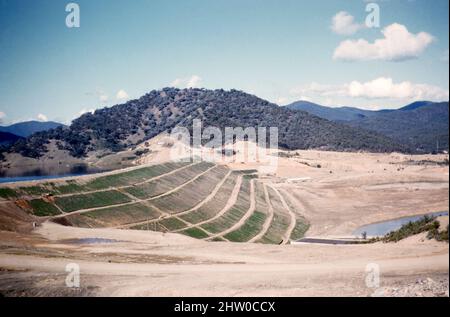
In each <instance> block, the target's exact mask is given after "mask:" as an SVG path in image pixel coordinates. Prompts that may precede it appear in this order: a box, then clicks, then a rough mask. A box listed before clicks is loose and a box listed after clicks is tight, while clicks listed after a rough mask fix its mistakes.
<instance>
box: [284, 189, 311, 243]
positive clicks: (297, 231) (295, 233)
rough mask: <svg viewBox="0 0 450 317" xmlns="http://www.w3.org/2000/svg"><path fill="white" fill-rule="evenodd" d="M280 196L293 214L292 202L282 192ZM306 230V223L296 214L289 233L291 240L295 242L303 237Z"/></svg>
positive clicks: (294, 208)
mask: <svg viewBox="0 0 450 317" xmlns="http://www.w3.org/2000/svg"><path fill="white" fill-rule="evenodd" d="M280 194H281V195H282V196H283V197H284V200H285V201H286V203H287V204H288V205H289V208H291V210H292V211H294V212H295V210H296V207H295V205H294V204H293V203H292V201H291V200H290V199H289V197H288V196H287V195H286V194H285V193H284V192H283V191H280ZM308 229H309V223H308V221H307V220H306V219H305V218H304V217H301V216H300V215H298V213H297V217H296V221H295V227H294V230H292V233H291V240H293V241H295V240H298V239H301V238H303V237H304V236H305V234H306V232H307V231H308Z"/></svg>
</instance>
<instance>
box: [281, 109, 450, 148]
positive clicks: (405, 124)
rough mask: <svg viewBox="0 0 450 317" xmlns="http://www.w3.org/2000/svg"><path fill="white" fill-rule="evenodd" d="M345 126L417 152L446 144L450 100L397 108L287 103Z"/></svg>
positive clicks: (447, 140)
mask: <svg viewBox="0 0 450 317" xmlns="http://www.w3.org/2000/svg"><path fill="white" fill-rule="evenodd" d="M287 108H289V109H292V110H302V111H306V112H308V113H310V114H313V115H315V116H318V117H321V118H323V119H327V120H330V121H333V122H336V123H341V124H345V125H347V126H351V127H355V128H360V129H364V130H367V131H372V132H377V133H380V134H382V135H385V136H387V137H390V138H392V139H393V140H395V141H397V142H400V143H402V144H404V145H406V146H409V147H411V148H413V149H414V150H415V152H419V153H421V152H422V153H430V152H436V151H443V150H447V151H448V148H449V134H448V128H449V103H448V102H430V101H418V102H414V103H412V104H410V105H407V106H405V107H402V108H400V109H397V110H379V111H371V110H363V109H358V108H352V107H340V108H331V107H325V106H321V105H318V104H314V103H311V102H307V101H298V102H294V103H292V104H290V105H288V106H287Z"/></svg>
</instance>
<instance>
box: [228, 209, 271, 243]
mask: <svg viewBox="0 0 450 317" xmlns="http://www.w3.org/2000/svg"><path fill="white" fill-rule="evenodd" d="M266 218H267V215H266V214H265V213H263V212H259V211H255V212H254V213H253V214H252V215H251V216H250V218H248V219H247V221H246V222H245V223H244V225H243V226H242V227H240V228H239V229H237V230H235V231H232V232H230V233H228V234H226V235H225V236H224V237H225V238H226V239H228V240H230V241H233V242H247V241H249V240H250V239H251V238H253V237H254V236H256V235H257V234H258V233H259V232H260V231H261V230H262V227H263V225H264V222H265V221H266Z"/></svg>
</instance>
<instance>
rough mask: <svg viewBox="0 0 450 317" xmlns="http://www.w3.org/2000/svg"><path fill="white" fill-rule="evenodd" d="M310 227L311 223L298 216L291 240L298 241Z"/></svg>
mask: <svg viewBox="0 0 450 317" xmlns="http://www.w3.org/2000/svg"><path fill="white" fill-rule="evenodd" d="M308 229H309V224H308V223H307V222H306V220H305V219H303V218H297V220H296V222H295V227H294V230H292V233H291V238H290V239H291V240H293V241H296V240H299V239H301V238H303V237H304V236H305V234H306V232H307V231H308Z"/></svg>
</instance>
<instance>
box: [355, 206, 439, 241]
mask: <svg viewBox="0 0 450 317" xmlns="http://www.w3.org/2000/svg"><path fill="white" fill-rule="evenodd" d="M424 216H431V217H439V216H448V211H442V212H434V213H429V214H426V215H418V216H411V217H403V218H397V219H392V220H388V221H383V222H377V223H372V224H369V225H365V226H362V227H360V228H358V229H357V230H355V231H354V232H353V235H354V236H358V237H360V236H361V235H362V234H363V232H366V233H367V236H368V237H376V236H384V235H386V234H388V233H389V232H391V231H395V230H398V229H400V228H401V227H402V226H403V225H405V224H407V223H408V222H414V221H418V220H420V219H422V218H423V217H424Z"/></svg>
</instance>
